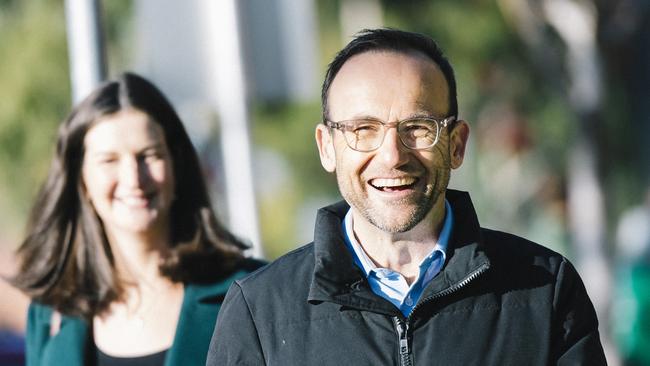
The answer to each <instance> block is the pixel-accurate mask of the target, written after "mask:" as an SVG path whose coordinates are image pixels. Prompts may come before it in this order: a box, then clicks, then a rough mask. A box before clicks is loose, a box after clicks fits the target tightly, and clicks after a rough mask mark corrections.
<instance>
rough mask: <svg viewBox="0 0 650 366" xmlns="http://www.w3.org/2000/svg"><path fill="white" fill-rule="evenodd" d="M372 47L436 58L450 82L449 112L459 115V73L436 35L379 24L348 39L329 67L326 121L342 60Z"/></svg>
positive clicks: (323, 97) (324, 97)
mask: <svg viewBox="0 0 650 366" xmlns="http://www.w3.org/2000/svg"><path fill="white" fill-rule="evenodd" d="M369 51H395V52H400V53H408V52H412V51H418V52H421V53H423V54H425V55H426V56H427V57H429V58H430V59H431V60H432V61H433V62H435V63H436V64H437V65H438V67H440V70H441V71H442V73H443V75H444V76H445V79H446V80H447V86H448V87H449V114H448V116H454V117H457V116H458V100H457V99H456V77H455V76H454V69H453V68H452V67H451V64H450V63H449V61H448V60H447V58H446V57H445V55H444V54H443V53H442V50H441V49H440V47H438V44H437V43H436V42H435V41H434V40H433V39H431V38H430V37H427V36H425V35H423V34H419V33H413V32H406V31H401V30H397V29H390V28H380V29H364V30H362V31H361V32H359V33H357V35H356V36H355V38H354V39H353V40H352V41H351V42H350V43H348V45H347V46H345V48H343V49H342V50H341V51H339V53H338V54H337V55H336V57H334V60H333V61H332V62H331V63H330V64H329V66H328V67H327V72H326V73H325V81H324V82H323V88H322V92H321V101H322V104H323V121H324V120H326V119H327V118H328V113H329V106H328V104H327V103H328V93H329V89H330V86H331V85H332V81H333V80H334V78H335V77H336V74H338V72H339V70H341V67H343V64H345V63H346V62H347V61H348V60H349V59H350V58H351V57H352V56H355V55H358V54H361V53H364V52H369ZM441 117H442V116H441Z"/></svg>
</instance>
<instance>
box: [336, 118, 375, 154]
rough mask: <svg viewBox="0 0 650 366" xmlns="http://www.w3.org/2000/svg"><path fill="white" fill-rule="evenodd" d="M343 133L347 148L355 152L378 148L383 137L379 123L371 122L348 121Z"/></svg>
mask: <svg viewBox="0 0 650 366" xmlns="http://www.w3.org/2000/svg"><path fill="white" fill-rule="evenodd" d="M344 132H345V139H346V141H347V143H348V146H350V147H351V148H353V149H354V150H357V151H372V150H374V149H376V148H378V147H379V145H380V144H381V140H382V136H383V129H382V125H381V122H378V121H372V120H356V121H349V122H348V123H346V124H345V129H344Z"/></svg>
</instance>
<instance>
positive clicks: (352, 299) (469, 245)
mask: <svg viewBox="0 0 650 366" xmlns="http://www.w3.org/2000/svg"><path fill="white" fill-rule="evenodd" d="M446 198H447V200H448V201H449V203H450V204H451V206H452V210H453V214H454V221H455V222H454V228H453V231H452V234H451V237H450V241H449V247H448V249H447V262H446V263H445V266H444V267H443V269H442V271H441V272H440V273H439V274H438V276H436V277H435V278H434V279H433V280H432V281H431V283H430V284H429V285H428V286H427V288H426V289H425V291H424V293H423V294H422V299H424V298H425V297H429V296H432V295H435V294H437V293H442V292H444V291H446V290H448V289H450V288H452V287H453V286H455V285H456V284H458V283H460V282H462V281H463V280H465V279H466V278H467V277H468V276H469V275H471V274H472V273H473V272H475V271H476V270H477V269H479V268H487V267H489V265H490V261H489V259H488V258H487V256H486V255H485V253H484V250H483V245H482V244H481V234H480V226H479V223H478V219H477V217H476V213H475V211H474V206H473V205H472V202H471V199H470V197H469V194H468V193H467V192H459V191H454V190H447V193H446ZM348 210H349V206H348V205H347V203H345V202H338V203H336V204H334V205H331V206H328V207H325V208H322V209H320V210H318V213H317V216H316V229H315V234H314V260H315V265H314V272H313V275H312V281H311V287H310V290H309V297H308V301H310V302H312V303H317V302H322V301H329V302H334V303H337V304H340V305H342V306H349V307H353V308H359V309H365V310H370V311H375V312H379V313H385V314H389V315H396V314H398V313H399V310H398V309H397V308H396V307H395V306H393V305H392V304H391V303H390V302H388V301H387V300H385V299H383V298H381V297H380V296H377V295H375V294H374V293H373V292H372V290H371V289H370V286H369V285H368V282H367V280H366V278H365V276H364V274H363V272H362V271H361V270H360V269H359V268H358V267H357V266H356V265H355V264H354V259H353V257H352V254H351V253H350V252H349V251H348V250H347V248H346V247H345V242H344V238H343V231H342V227H341V222H342V220H343V218H344V217H345V214H346V212H347V211H348Z"/></svg>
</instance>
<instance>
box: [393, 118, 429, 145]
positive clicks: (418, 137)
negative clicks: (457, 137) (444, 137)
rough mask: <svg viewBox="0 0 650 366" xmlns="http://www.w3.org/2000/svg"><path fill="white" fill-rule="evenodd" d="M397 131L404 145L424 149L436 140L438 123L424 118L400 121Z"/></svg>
mask: <svg viewBox="0 0 650 366" xmlns="http://www.w3.org/2000/svg"><path fill="white" fill-rule="evenodd" d="M397 129H398V130H397V132H398V133H399V136H400V139H402V142H403V143H404V145H406V146H407V147H409V148H411V149H426V148H428V147H431V146H433V145H435V143H436V142H437V141H438V124H437V123H436V122H435V121H430V120H426V119H412V120H406V121H402V122H401V123H400V124H399V125H398V126H397Z"/></svg>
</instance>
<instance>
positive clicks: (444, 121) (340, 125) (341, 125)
mask: <svg viewBox="0 0 650 366" xmlns="http://www.w3.org/2000/svg"><path fill="white" fill-rule="evenodd" d="M423 120H424V121H429V122H433V124H435V126H436V139H435V140H434V141H433V143H431V145H429V146H426V147H417V148H416V147H410V146H408V145H406V143H405V142H404V140H403V139H402V135H400V134H399V126H400V125H401V124H402V123H405V122H411V121H423ZM355 121H368V122H379V123H380V124H381V126H382V129H381V139H380V141H379V145H377V147H375V148H374V149H367V150H366V149H362V150H360V149H358V148H355V147H353V146H352V144H351V143H350V141H349V140H348V138H347V137H346V134H345V132H346V131H350V130H351V128H350V127H352V126H353V125H352V124H350V122H355ZM454 121H456V117H455V116H449V117H446V118H436V117H430V116H424V117H411V118H407V119H403V120H400V121H395V122H384V121H382V120H380V119H377V118H356V119H346V120H342V121H332V120H329V119H325V121H324V122H325V125H326V126H328V127H330V128H334V129H337V130H339V131H341V132H342V133H343V139H344V140H345V143H346V144H347V145H348V147H349V148H350V149H352V150H354V151H358V152H371V151H375V150H377V149H379V148H380V147H381V145H383V144H384V139H385V138H386V130H388V129H389V128H392V127H395V128H396V129H397V131H398V133H397V136H399V141H400V142H401V143H402V145H404V147H406V148H407V149H410V150H426V149H430V148H432V147H434V146H436V144H437V143H438V140H440V130H441V128H440V126H441V125H442V127H447V126H449V125H450V124H452V123H453V122H454Z"/></svg>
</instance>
